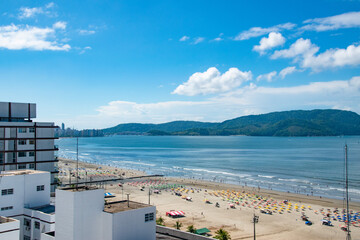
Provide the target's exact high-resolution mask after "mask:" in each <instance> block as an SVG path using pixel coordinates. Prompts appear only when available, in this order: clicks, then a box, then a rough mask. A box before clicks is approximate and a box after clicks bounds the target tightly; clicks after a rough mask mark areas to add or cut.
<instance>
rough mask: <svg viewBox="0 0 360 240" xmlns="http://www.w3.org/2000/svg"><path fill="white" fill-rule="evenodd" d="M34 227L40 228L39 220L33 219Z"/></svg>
mask: <svg viewBox="0 0 360 240" xmlns="http://www.w3.org/2000/svg"><path fill="white" fill-rule="evenodd" d="M34 227H35V228H36V229H40V222H38V221H35V222H34Z"/></svg>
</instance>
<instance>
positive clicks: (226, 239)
mask: <svg viewBox="0 0 360 240" xmlns="http://www.w3.org/2000/svg"><path fill="white" fill-rule="evenodd" d="M215 234H216V235H215V236H214V238H215V239H219V240H230V239H231V237H230V234H229V233H228V231H226V230H224V229H222V228H220V229H219V230H217V231H216V232H215Z"/></svg>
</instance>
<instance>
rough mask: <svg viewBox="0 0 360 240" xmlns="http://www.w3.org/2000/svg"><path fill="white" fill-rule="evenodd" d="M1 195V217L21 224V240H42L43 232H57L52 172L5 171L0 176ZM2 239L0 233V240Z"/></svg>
mask: <svg viewBox="0 0 360 240" xmlns="http://www.w3.org/2000/svg"><path fill="white" fill-rule="evenodd" d="M0 191H1V192H0V193H1V196H0V215H1V216H4V217H10V218H14V219H16V220H18V221H19V224H20V225H19V226H20V232H19V235H20V238H19V237H18V238H17V239H21V240H22V239H24V240H40V239H41V233H42V232H48V231H53V230H54V229H55V207H54V206H52V205H50V173H49V172H44V171H35V170H16V171H3V172H2V173H1V174H0ZM0 228H1V224H0ZM2 237H3V235H2V233H1V231H0V239H2ZM5 239H6V238H5Z"/></svg>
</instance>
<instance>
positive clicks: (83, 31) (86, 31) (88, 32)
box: [79, 29, 96, 35]
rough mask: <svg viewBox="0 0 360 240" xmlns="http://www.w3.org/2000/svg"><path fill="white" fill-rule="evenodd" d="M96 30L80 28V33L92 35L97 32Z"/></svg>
mask: <svg viewBox="0 0 360 240" xmlns="http://www.w3.org/2000/svg"><path fill="white" fill-rule="evenodd" d="M95 33H96V32H95V31H94V30H86V29H80V30H79V34H80V35H92V34H95Z"/></svg>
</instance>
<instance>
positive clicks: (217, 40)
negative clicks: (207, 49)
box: [214, 37, 224, 42]
mask: <svg viewBox="0 0 360 240" xmlns="http://www.w3.org/2000/svg"><path fill="white" fill-rule="evenodd" d="M222 40H224V39H223V38H221V37H217V38H214V41H215V42H220V41H222Z"/></svg>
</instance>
